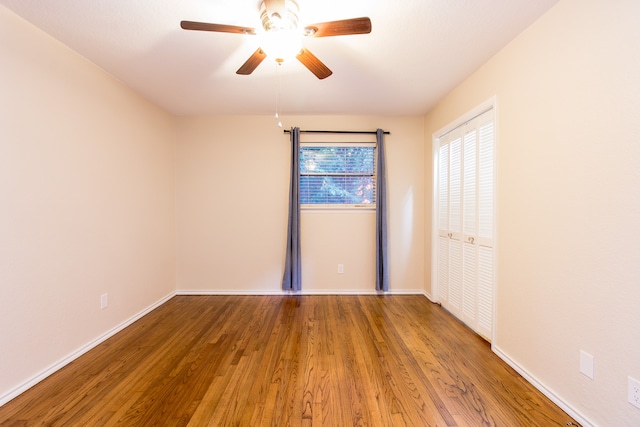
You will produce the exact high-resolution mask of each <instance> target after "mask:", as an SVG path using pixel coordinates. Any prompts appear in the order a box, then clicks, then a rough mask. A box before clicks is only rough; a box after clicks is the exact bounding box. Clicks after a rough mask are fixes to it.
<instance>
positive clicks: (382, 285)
mask: <svg viewBox="0 0 640 427" xmlns="http://www.w3.org/2000/svg"><path fill="white" fill-rule="evenodd" d="M376 142H377V150H378V166H377V170H376V176H377V179H378V182H377V183H376V290H378V291H388V290H389V268H388V265H389V262H388V250H387V176H386V165H385V162H386V161H385V154H384V131H383V130H382V129H378V130H377V131H376Z"/></svg>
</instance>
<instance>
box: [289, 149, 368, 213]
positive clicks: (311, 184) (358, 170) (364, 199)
mask: <svg viewBox="0 0 640 427" xmlns="http://www.w3.org/2000/svg"><path fill="white" fill-rule="evenodd" d="M374 171H375V152H374V147H372V146H367V147H362V146H353V145H352V146H302V147H301V148H300V203H301V204H303V205H305V204H307V205H309V204H334V205H342V204H347V205H359V204H373V203H374V202H375V175H374Z"/></svg>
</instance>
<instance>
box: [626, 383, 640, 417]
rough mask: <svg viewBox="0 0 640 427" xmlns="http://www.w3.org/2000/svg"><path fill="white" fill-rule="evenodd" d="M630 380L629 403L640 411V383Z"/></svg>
mask: <svg viewBox="0 0 640 427" xmlns="http://www.w3.org/2000/svg"><path fill="white" fill-rule="evenodd" d="M628 378H629V403H631V404H632V405H633V406H635V407H636V408H639V409H640V381H638V380H636V379H635V378H632V377H628Z"/></svg>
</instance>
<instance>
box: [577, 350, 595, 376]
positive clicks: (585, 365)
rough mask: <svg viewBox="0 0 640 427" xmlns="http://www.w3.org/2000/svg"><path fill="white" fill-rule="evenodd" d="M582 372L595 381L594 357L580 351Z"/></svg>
mask: <svg viewBox="0 0 640 427" xmlns="http://www.w3.org/2000/svg"><path fill="white" fill-rule="evenodd" d="M580 372H582V373H583V374H584V375H586V376H587V377H589V378H591V379H593V356H592V355H590V354H589V353H587V352H584V351H582V350H580Z"/></svg>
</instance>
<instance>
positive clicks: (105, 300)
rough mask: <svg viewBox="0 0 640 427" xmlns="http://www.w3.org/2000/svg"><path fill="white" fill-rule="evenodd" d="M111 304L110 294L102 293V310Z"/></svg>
mask: <svg viewBox="0 0 640 427" xmlns="http://www.w3.org/2000/svg"><path fill="white" fill-rule="evenodd" d="M108 305H109V294H102V295H100V310H104V309H105V308H107V306H108Z"/></svg>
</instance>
